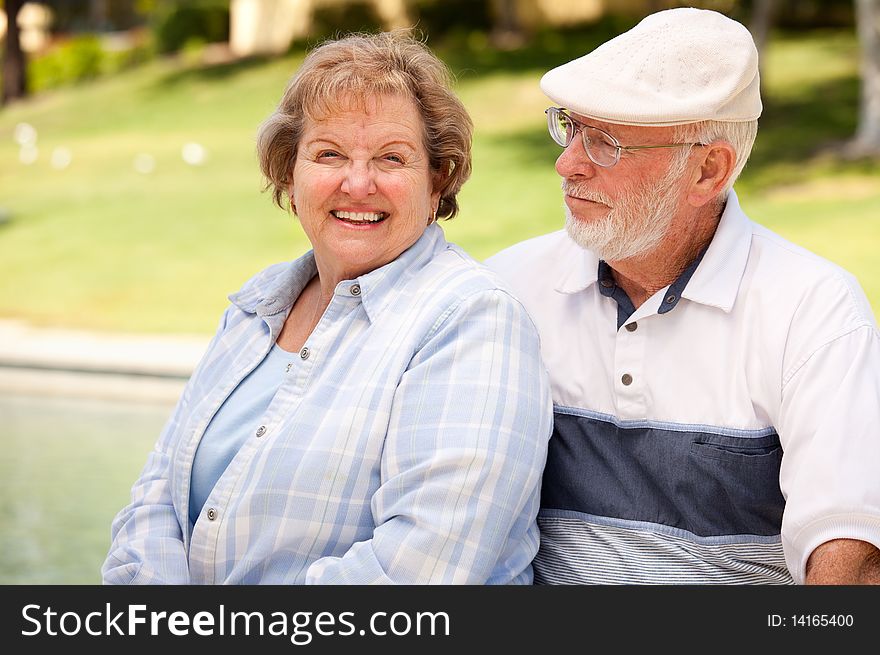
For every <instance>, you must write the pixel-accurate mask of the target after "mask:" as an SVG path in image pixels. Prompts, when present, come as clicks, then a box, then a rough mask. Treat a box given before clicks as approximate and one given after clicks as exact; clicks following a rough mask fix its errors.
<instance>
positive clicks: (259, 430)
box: [256, 425, 266, 437]
mask: <svg viewBox="0 0 880 655" xmlns="http://www.w3.org/2000/svg"><path fill="white" fill-rule="evenodd" d="M264 434H266V426H265V425H261V426H260V427H258V428H257V432H256V435H257V436H258V437H262V436H263V435H264Z"/></svg>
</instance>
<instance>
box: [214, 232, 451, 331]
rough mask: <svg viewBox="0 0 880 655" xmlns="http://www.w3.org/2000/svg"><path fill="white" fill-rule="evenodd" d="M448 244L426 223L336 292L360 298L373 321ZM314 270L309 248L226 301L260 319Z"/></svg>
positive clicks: (290, 298)
mask: <svg viewBox="0 0 880 655" xmlns="http://www.w3.org/2000/svg"><path fill="white" fill-rule="evenodd" d="M448 245H449V244H448V243H447V242H446V238H445V237H444V235H443V230H442V229H441V228H440V226H438V225H437V224H436V223H435V224H432V225H429V226H428V227H427V229H426V230H425V231H424V232H423V233H422V235H421V236H420V237H419V238H418V240H417V241H416V242H415V243H414V244H413V245H411V246H410V247H409V248H407V249H406V250H405V251H403V252H402V253H401V254H400V255H398V257H397V258H396V259H394V260H393V261H391V262H389V263H388V264H386V265H385V266H381V267H379V268H377V269H376V270H374V271H370V272H369V273H365V274H364V275H361V276H359V277H357V278H356V279H354V280H343V281H342V282H340V283H339V284H338V285H336V294H337V295H345V296H353V297H358V298H360V300H361V302H362V303H363V305H364V310H365V311H366V312H367V317H368V318H369V319H370V320H371V321H372V320H375V318H376V316H378V314H379V313H380V312H381V311H382V309H383V308H384V307H385V305H387V303H388V302H390V300H391V298H392V296H393V295H394V292H395V290H396V289H400V288H402V286H403V285H404V284H405V283H406V280H408V279H410V278H411V277H413V275H415V273H416V272H417V271H419V270H420V269H422V268H423V267H424V266H425V265H426V264H427V263H428V262H429V261H431V260H432V259H433V258H434V257H435V256H436V255H437V254H438V253H439V252H441V251H442V250H445V249H446V248H447V247H448ZM317 270H318V269H317V266H316V264H315V254H314V251H312V250H310V251H308V252H307V253H306V254H304V255H303V256H302V257H300V258H299V259H296V260H294V261H292V262H284V263H281V264H275V265H274V266H270V267H269V268H267V269H266V270H264V271H262V272H261V273H259V274H257V275H256V276H255V277H253V278H251V279H250V280H249V281H248V282H246V283H245V285H244V286H243V287H242V288H241V289H240V290H239V291H237V292H236V293H234V294H232V295H230V296H229V300H230V301H231V302H232V303H233V304H235V305H236V306H237V307H239V308H240V309H241V310H242V311H245V312H250V313H256V314H257V315H258V316H261V317H264V318H266V317H270V316H274V315H276V314H280V313H281V312H285V314H286V312H287V311H288V310H289V309H290V308H291V307H292V306H293V303H294V301H296V299H297V298H298V297H299V294H300V293H302V290H303V289H304V288H305V286H306V284H308V282H309V280H311V279H312V278H313V277H314V276H315V273H317Z"/></svg>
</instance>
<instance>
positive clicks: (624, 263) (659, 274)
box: [608, 207, 721, 309]
mask: <svg viewBox="0 0 880 655" xmlns="http://www.w3.org/2000/svg"><path fill="white" fill-rule="evenodd" d="M702 209H703V211H699V212H696V213H694V214H693V215H691V216H687V217H682V218H680V219H677V220H675V221H673V223H672V225H671V226H670V228H669V232H668V233H667V235H666V237H664V239H663V242H662V243H661V244H660V245H659V246H658V247H657V248H655V249H654V250H652V251H651V252H649V253H647V254H645V255H640V256H638V257H632V258H630V259H623V260H620V261H616V262H608V264H609V266H611V270H612V271H613V273H614V281H615V282H616V283H617V285H618V286H619V287H621V288H622V289H623V290H624V291H625V292H626V295H627V296H629V299H630V300H631V301H632V303H633V306H634V307H635V308H636V309H638V308H639V307H640V306H641V305H642V304H643V303H644V302H645V301H646V300H647V299H648V298H650V297H651V296H653V295H654V294H655V293H657V292H658V291H659V290H660V289H663V288H665V287H667V286H669V285H670V284H672V283H673V282H675V280H677V279H678V277H679V276H680V275H681V274H682V272H684V270H685V269H686V268H687V267H688V266H690V265H691V263H693V261H694V260H695V259H696V258H697V257H699V256H700V253H701V252H703V250H704V249H705V248H706V246H708V245H709V243H710V242H711V241H712V237H714V236H715V230H716V229H717V227H718V221H719V218H720V215H721V212H720V210H719V209H716V208H714V207H706V208H702Z"/></svg>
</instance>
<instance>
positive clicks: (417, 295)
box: [103, 34, 552, 584]
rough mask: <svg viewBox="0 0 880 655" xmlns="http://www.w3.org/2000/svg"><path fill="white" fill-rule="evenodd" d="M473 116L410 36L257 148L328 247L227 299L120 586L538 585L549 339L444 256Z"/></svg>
mask: <svg viewBox="0 0 880 655" xmlns="http://www.w3.org/2000/svg"><path fill="white" fill-rule="evenodd" d="M471 129H472V128H471V121H470V118H469V117H468V115H467V112H466V111H465V109H464V107H463V106H462V104H461V103H460V102H459V101H458V100H457V99H456V97H455V96H454V95H453V93H452V92H451V91H450V88H449V75H448V72H447V70H446V68H445V66H444V65H443V64H442V63H441V62H440V61H439V60H437V59H436V58H435V57H434V56H433V55H432V54H431V53H430V52H429V51H428V50H427V48H425V47H424V46H423V45H422V44H420V43H418V42H416V41H414V40H412V39H411V38H409V37H404V36H400V35H393V34H383V35H378V36H351V37H347V38H343V39H341V40H337V41H331V42H328V43H326V44H324V45H322V46H320V47H318V48H317V49H315V50H313V51H312V52H311V53H310V54H309V55H308V56H307V57H306V59H305V61H304V62H303V65H302V67H301V69H300V70H299V72H298V73H297V74H296V75H295V76H294V78H293V79H292V80H291V82H290V84H289V85H288V87H287V90H286V91H285V93H284V96H283V98H282V100H281V102H280V104H279V106H278V108H277V110H276V111H275V112H274V114H272V116H271V117H270V118H269V119H268V120H267V121H266V123H265V124H264V125H263V127H262V130H261V132H260V136H259V146H258V149H259V157H260V163H261V166H262V170H263V173H264V174H265V176H266V177H267V179H268V186H269V187H270V188H272V189H273V191H274V196H275V200H276V202H278V203H279V204H283V203H284V202H285V201H289V203H290V208H291V210H292V211H293V213H294V214H295V215H296V216H298V217H299V221H300V223H301V224H302V227H303V230H304V231H305V233H306V235H307V237H308V239H309V241H310V242H311V245H312V247H313V250H311V251H310V252H308V253H307V254H305V255H303V256H302V257H300V258H299V259H297V260H296V261H294V262H292V263H282V264H277V265H275V266H271V267H269V268H268V269H266V270H265V271H263V272H262V273H260V274H258V275H257V276H256V277H254V278H253V279H251V280H250V281H249V282H247V283H246V284H245V285H244V287H243V288H242V289H241V290H240V291H239V292H238V293H236V294H234V295H232V296H231V297H230V300H231V301H232V305H231V306H230V307H229V308H228V309H227V311H226V313H225V314H224V316H223V318H222V320H221V321H220V327H219V330H218V332H217V335H216V336H215V337H214V340H213V341H212V343H211V345H210V346H209V348H208V351H207V353H206V355H205V356H204V358H203V360H202V362H201V363H200V364H199V366H198V368H197V369H196V371H195V372H194V373H193V376H192V378H191V380H190V382H189V384H188V386H187V388H186V390H185V392H184V394H183V397H182V398H181V400H180V402H179V404H178V406H177V408H176V410H175V412H174V414H173V416H172V417H171V419H170V421H169V423H168V425H167V426H166V428H165V430H164V432H163V434H162V435H161V437H160V439H159V441H158V443H157V445H156V448H155V450H154V451H153V452H152V453H151V455H150V457H149V459H148V461H147V464H146V466H145V468H144V471H143V473H142V474H141V477H140V479H139V480H138V481H137V482H136V483H135V485H134V487H133V489H132V501H131V504H130V505H128V506H127V507H126V508H124V509H123V510H122V511H121V512H120V513H119V515H118V516H117V517H116V519H115V521H114V522H113V528H112V536H113V543H112V546H111V549H110V553H109V554H108V556H107V560H106V562H105V563H104V566H103V575H104V581H105V582H107V583H123V584H124V583H173V584H182V583H197V584H213V583H243V584H255V583H271V584H284V583H295V584H332V583H352V584H364V583H446V584H465V583H466V584H482V583H492V584H497V583H528V582H530V581H531V577H532V574H531V564H530V563H531V560H532V558H533V556H534V555H535V552H536V551H537V547H538V531H537V528H536V524H535V515H536V512H537V508H538V496H539V486H540V485H539V482H540V476H541V472H542V469H543V466H544V461H545V457H546V447H547V439H548V437H549V434H550V427H551V420H552V418H551V417H552V407H551V402H550V398H549V389H548V384H547V380H546V377H545V372H544V370H543V367H542V365H541V360H540V355H539V344H538V339H537V336H536V332H535V329H534V327H533V325H532V323H531V322H530V320H529V318H528V316H527V314H526V312H525V311H524V310H523V308H522V306H521V305H520V304H519V302H518V301H516V300H515V299H514V298H513V297H511V296H510V295H509V293H508V292H507V291H506V290H505V289H503V288H502V287H501V286H500V284H499V282H498V281H497V280H496V278H495V277H494V276H493V274H491V273H490V272H488V271H487V270H486V269H485V268H483V267H482V266H481V265H479V264H477V263H475V262H474V261H473V260H472V259H471V258H469V257H468V256H467V255H466V254H465V253H464V252H462V251H461V250H460V249H459V248H457V247H455V246H454V245H451V244H449V243H447V242H446V240H445V239H444V237H443V231H442V230H441V229H440V227H439V226H438V225H437V224H436V220H437V219H441V218H450V217H452V216H453V215H455V213H456V212H457V210H458V204H457V201H456V194H457V193H458V191H459V189H460V188H461V186H462V184H463V183H464V181H465V180H466V179H467V177H468V175H469V173H470V140H471Z"/></svg>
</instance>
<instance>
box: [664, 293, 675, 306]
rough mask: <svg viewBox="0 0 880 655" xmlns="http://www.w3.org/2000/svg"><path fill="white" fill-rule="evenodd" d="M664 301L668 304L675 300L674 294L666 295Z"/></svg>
mask: <svg viewBox="0 0 880 655" xmlns="http://www.w3.org/2000/svg"><path fill="white" fill-rule="evenodd" d="M666 302H667V303H669V304H670V305H671V304H672V303H674V302H675V294H670V295H668V296H666Z"/></svg>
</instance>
